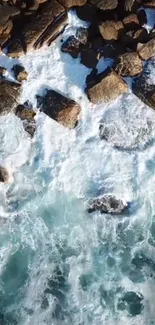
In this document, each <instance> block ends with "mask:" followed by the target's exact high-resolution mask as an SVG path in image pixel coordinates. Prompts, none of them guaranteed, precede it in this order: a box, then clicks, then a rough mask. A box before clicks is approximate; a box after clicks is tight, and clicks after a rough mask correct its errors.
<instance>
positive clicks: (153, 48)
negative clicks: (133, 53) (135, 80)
mask: <svg viewBox="0 0 155 325" xmlns="http://www.w3.org/2000/svg"><path fill="white" fill-rule="evenodd" d="M137 52H138V54H139V56H140V57H141V59H142V60H149V59H151V58H152V57H153V56H155V37H154V38H152V39H151V40H150V41H149V42H147V43H146V44H138V46H137Z"/></svg>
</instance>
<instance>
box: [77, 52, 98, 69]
mask: <svg viewBox="0 0 155 325" xmlns="http://www.w3.org/2000/svg"><path fill="white" fill-rule="evenodd" d="M99 59H100V55H99V54H98V53H97V51H95V50H93V49H86V50H83V51H81V61H80V62H81V64H83V65H85V66H86V67H87V68H92V69H93V68H95V67H96V65H97V63H98V61H99Z"/></svg>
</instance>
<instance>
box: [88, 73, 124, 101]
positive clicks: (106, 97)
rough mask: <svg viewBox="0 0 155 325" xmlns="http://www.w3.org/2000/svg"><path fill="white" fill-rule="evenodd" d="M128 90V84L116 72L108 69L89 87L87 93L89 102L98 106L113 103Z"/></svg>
mask: <svg viewBox="0 0 155 325" xmlns="http://www.w3.org/2000/svg"><path fill="white" fill-rule="evenodd" d="M127 90H128V86H127V84H126V82H125V81H124V80H122V78H121V77H120V76H119V75H118V74H117V73H116V72H115V71H114V70H112V69H110V68H107V69H106V70H105V71H104V72H103V73H101V74H99V75H97V76H96V78H95V80H94V83H91V84H88V85H87V88H86V93H87V96H88V98H89V100H90V101H91V102H92V103H94V104H97V103H100V102H105V103H108V102H110V101H113V100H115V99H116V98H117V97H119V96H120V95H122V94H123V93H125V92H127Z"/></svg>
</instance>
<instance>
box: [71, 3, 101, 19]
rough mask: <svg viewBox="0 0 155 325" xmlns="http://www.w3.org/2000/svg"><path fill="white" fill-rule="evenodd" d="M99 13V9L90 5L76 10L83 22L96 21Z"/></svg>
mask: <svg viewBox="0 0 155 325" xmlns="http://www.w3.org/2000/svg"><path fill="white" fill-rule="evenodd" d="M97 11H98V9H97V7H96V6H94V5H92V4H90V3H86V4H85V5H84V6H82V7H78V8H76V13H77V16H78V17H79V18H80V19H81V20H84V21H91V22H92V21H93V20H94V19H95V17H96V15H97Z"/></svg>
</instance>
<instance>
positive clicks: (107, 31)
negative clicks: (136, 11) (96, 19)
mask: <svg viewBox="0 0 155 325" xmlns="http://www.w3.org/2000/svg"><path fill="white" fill-rule="evenodd" d="M99 30H100V33H101V35H102V37H103V39H104V40H106V41H114V40H115V41H116V40H118V38H119V36H120V34H121V33H122V31H123V30H124V26H123V23H122V22H121V21H106V22H103V23H101V24H99Z"/></svg>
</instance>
